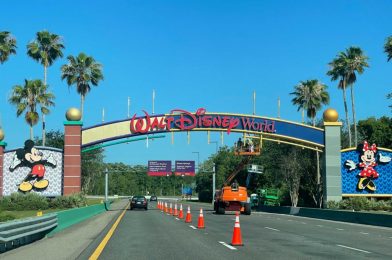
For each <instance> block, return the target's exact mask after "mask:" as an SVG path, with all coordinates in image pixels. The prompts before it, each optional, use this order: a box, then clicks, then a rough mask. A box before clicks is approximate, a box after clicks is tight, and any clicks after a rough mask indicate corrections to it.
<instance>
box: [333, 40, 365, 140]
mask: <svg viewBox="0 0 392 260" xmlns="http://www.w3.org/2000/svg"><path fill="white" fill-rule="evenodd" d="M368 59H369V58H368V57H367V56H365V55H364V54H363V51H362V49H361V48H359V47H349V48H348V49H346V52H340V53H339V54H338V56H337V57H336V58H335V59H334V60H333V61H332V62H330V63H329V65H330V66H331V70H330V71H328V72H327V75H328V76H331V79H332V80H333V81H334V80H337V79H340V80H339V85H338V87H339V88H341V89H343V99H344V108H345V112H346V123H347V126H348V133H349V144H350V147H351V124H350V121H349V118H348V109H347V101H346V91H345V90H346V88H347V87H348V86H349V87H350V91H351V109H352V113H353V121H354V143H355V146H357V142H358V133H357V124H356V113H355V98H354V83H355V82H356V81H357V75H356V72H357V73H358V74H362V73H363V72H364V68H365V67H369V64H368V63H367V61H368Z"/></svg>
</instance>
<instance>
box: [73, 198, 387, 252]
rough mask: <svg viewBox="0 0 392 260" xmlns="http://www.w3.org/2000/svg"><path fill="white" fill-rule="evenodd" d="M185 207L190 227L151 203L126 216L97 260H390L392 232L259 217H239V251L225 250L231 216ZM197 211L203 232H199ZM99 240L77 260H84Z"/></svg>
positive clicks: (283, 217)
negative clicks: (189, 210) (189, 219)
mask: <svg viewBox="0 0 392 260" xmlns="http://www.w3.org/2000/svg"><path fill="white" fill-rule="evenodd" d="M190 205H191V212H192V220H193V222H192V223H191V224H187V223H185V222H184V220H178V219H176V218H174V217H173V216H169V215H167V214H164V213H162V212H161V211H160V210H157V209H156V203H150V205H149V207H150V209H149V210H148V211H144V210H133V211H129V210H128V211H126V212H125V215H124V217H123V218H122V220H121V222H120V223H119V225H118V226H117V229H116V230H115V232H114V233H113V236H112V237H111V239H110V240H109V242H108V243H107V245H106V247H105V248H104V249H103V251H102V253H101V255H100V257H99V259H263V258H268V259H289V258H290V259H365V258H366V259H392V250H391V248H390V245H391V243H392V229H391V228H382V227H374V226H366V225H359V224H351V223H343V222H334V221H328V220H318V219H311V218H303V217H295V216H289V215H278V214H270V213H261V212H256V213H252V215H250V216H244V215H241V216H240V224H241V233H242V241H243V243H244V246H242V247H235V248H230V247H229V246H227V245H229V244H230V242H231V239H232V234H233V227H234V222H235V215H234V213H230V212H229V213H228V214H226V215H215V214H214V213H213V211H212V208H211V206H209V205H208V206H207V205H206V204H198V203H191V204H190ZM201 206H202V207H203V209H204V218H205V226H206V228H205V229H200V230H199V229H194V227H197V218H198V215H199V210H200V207H201ZM184 209H186V205H184ZM185 213H186V212H184V214H185ZM192 226H193V227H192ZM102 238H103V235H101V236H100V237H98V238H97V239H96V241H95V242H94V243H92V244H91V245H90V247H88V248H87V249H86V250H85V251H84V252H83V254H82V255H80V256H79V258H78V259H87V258H88V257H89V256H90V255H91V254H92V252H93V251H94V250H95V248H96V246H97V245H98V244H99V242H100V241H101V240H102Z"/></svg>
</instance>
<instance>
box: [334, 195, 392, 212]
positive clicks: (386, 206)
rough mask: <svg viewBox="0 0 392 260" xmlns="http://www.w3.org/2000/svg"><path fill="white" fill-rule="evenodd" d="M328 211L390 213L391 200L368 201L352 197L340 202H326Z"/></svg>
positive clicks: (391, 208)
mask: <svg viewBox="0 0 392 260" xmlns="http://www.w3.org/2000/svg"><path fill="white" fill-rule="evenodd" d="M328 208H329V209H347V210H355V211H362V210H364V211H369V210H374V211H378V210H380V211H392V200H387V201H385V200H379V201H375V200H370V199H368V198H366V197H354V198H349V199H344V200H341V201H328Z"/></svg>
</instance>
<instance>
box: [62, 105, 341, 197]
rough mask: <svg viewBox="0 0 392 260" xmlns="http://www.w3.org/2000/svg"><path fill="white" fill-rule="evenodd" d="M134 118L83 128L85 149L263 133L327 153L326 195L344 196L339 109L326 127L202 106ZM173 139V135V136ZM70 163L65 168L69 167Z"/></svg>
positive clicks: (331, 113)
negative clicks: (142, 140)
mask: <svg viewBox="0 0 392 260" xmlns="http://www.w3.org/2000/svg"><path fill="white" fill-rule="evenodd" d="M143 113H144V115H143V116H137V115H136V114H135V115H134V116H133V117H132V118H131V119H124V120H118V121H113V122H107V123H103V124H99V125H95V126H91V127H87V128H83V129H81V149H83V150H84V149H89V147H92V146H100V145H101V144H102V143H104V142H111V141H114V140H117V139H122V138H130V137H136V136H141V135H151V134H158V133H171V134H172V136H173V134H174V133H176V132H187V133H188V140H189V135H190V133H191V132H194V131H206V132H207V133H208V140H209V133H210V132H211V131H217V132H220V133H221V140H222V143H223V136H224V134H231V133H241V134H244V135H256V136H260V139H262V140H263V141H273V142H279V143H287V144H291V145H295V146H299V147H303V148H307V149H312V150H315V151H318V152H322V153H323V154H324V169H325V170H324V171H323V172H324V173H325V174H324V175H323V177H324V182H323V183H324V185H325V187H324V198H325V200H340V199H341V197H342V193H341V175H340V127H341V123H340V122H337V118H338V116H337V112H336V111H335V110H333V109H329V110H326V112H325V113H324V121H325V122H324V129H322V128H316V127H311V126H308V125H304V124H298V123H295V122H290V121H286V120H282V119H277V118H269V117H262V116H256V115H243V114H231V113H212V112H207V111H206V109H204V108H200V109H198V110H197V111H196V112H193V113H192V112H188V111H186V110H182V109H173V110H172V111H170V113H169V114H158V115H150V114H149V113H147V112H146V111H143ZM172 140H173V137H172ZM66 167H67V166H66V163H65V166H64V169H66Z"/></svg>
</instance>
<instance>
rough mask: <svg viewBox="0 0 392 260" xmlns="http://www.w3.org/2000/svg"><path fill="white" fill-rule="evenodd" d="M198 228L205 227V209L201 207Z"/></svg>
mask: <svg viewBox="0 0 392 260" xmlns="http://www.w3.org/2000/svg"><path fill="white" fill-rule="evenodd" d="M197 228H199V229H201V228H205V227H204V216H203V209H200V214H199V219H198V221H197Z"/></svg>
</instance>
